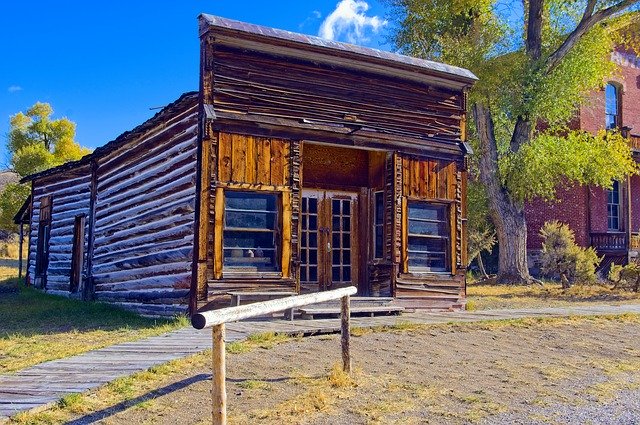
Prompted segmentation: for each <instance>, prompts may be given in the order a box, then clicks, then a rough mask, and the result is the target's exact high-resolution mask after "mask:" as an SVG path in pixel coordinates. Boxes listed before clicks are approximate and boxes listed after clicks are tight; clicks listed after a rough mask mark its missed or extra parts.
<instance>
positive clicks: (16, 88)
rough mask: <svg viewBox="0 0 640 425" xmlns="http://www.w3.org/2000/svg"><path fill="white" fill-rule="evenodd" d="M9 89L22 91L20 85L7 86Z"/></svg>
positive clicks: (10, 90)
mask: <svg viewBox="0 0 640 425" xmlns="http://www.w3.org/2000/svg"><path fill="white" fill-rule="evenodd" d="M7 91H8V92H9V93H15V92H19V91H22V87H20V86H9V87H8V88H7Z"/></svg>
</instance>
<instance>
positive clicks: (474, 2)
mask: <svg viewBox="0 0 640 425" xmlns="http://www.w3.org/2000/svg"><path fill="white" fill-rule="evenodd" d="M390 1H391V3H392V4H393V10H394V11H393V18H394V20H395V23H396V30H395V32H394V41H395V44H396V45H397V46H398V47H399V48H400V49H401V50H403V51H404V52H405V53H408V54H411V55H414V56H420V57H424V58H427V59H434V60H440V61H443V62H447V63H450V64H452V65H457V66H462V67H466V68H469V69H471V70H472V71H473V72H475V73H476V75H477V76H478V77H479V78H480V81H479V82H478V83H477V84H476V85H475V86H474V87H473V89H472V90H471V92H470V96H469V102H468V104H469V109H470V111H469V112H470V116H471V117H473V120H471V122H470V126H469V127H470V128H469V130H470V138H471V140H470V141H471V142H472V143H474V145H475V146H474V147H475V152H476V158H475V159H476V161H477V164H478V177H479V180H480V181H481V182H482V183H483V184H484V186H485V188H486V192H487V200H488V208H489V214H490V216H491V219H492V222H493V223H494V225H495V228H496V232H497V236H498V243H499V245H500V255H499V273H498V277H497V281H498V282H499V283H514V284H515V283H530V282H532V278H531V276H530V275H529V271H528V265H527V256H526V245H527V243H526V242H527V227H526V220H525V216H524V208H523V205H524V202H526V201H527V200H530V199H532V198H535V197H542V198H547V199H551V198H553V197H554V196H555V188H556V187H557V185H559V184H570V185H571V184H584V185H599V186H603V187H608V186H610V185H611V184H612V181H613V180H615V179H622V178H624V177H625V176H626V175H629V174H630V173H634V172H636V171H637V166H636V163H635V162H634V160H633V158H632V156H631V152H630V149H629V148H628V146H627V144H626V141H625V140H624V138H623V137H622V136H621V135H620V134H619V133H617V132H608V133H605V132H602V133H599V134H596V135H592V134H588V133H586V132H581V131H576V130H572V129H570V128H569V127H568V126H567V123H569V122H570V121H571V119H572V118H573V117H574V116H575V112H576V111H577V108H578V106H579V105H580V104H581V103H582V102H584V101H585V100H586V99H587V98H588V97H589V96H590V94H591V93H593V91H595V90H598V89H600V88H601V87H602V85H603V83H604V81H606V78H608V77H609V76H611V75H612V74H614V73H615V72H616V65H615V64H614V63H613V62H612V61H611V60H610V53H611V51H612V49H613V48H614V47H615V46H616V45H617V46H620V45H622V46H626V47H630V48H631V47H634V42H635V40H634V39H633V37H632V35H633V31H625V29H626V28H628V27H629V25H631V24H633V22H634V20H636V19H637V18H638V12H637V3H639V2H638V1H631V0H616V1H612V0H569V1H567V0H525V1H522V2H520V1H513V0H508V1H507V0H390ZM539 124H544V127H545V128H544V130H542V129H540V128H539V127H542V126H541V125H539ZM537 127H538V128H537Z"/></svg>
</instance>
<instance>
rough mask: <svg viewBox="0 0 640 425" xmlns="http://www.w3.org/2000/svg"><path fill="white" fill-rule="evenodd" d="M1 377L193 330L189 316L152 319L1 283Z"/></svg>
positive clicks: (10, 283)
mask: <svg viewBox="0 0 640 425" xmlns="http://www.w3.org/2000/svg"><path fill="white" fill-rule="evenodd" d="M0 291H1V292H2V296H0V353H2V355H0V373H6V372H12V371H16V370H19V369H22V368H25V367H28V366H32V365H35V364H38V363H41V362H44V361H48V360H54V359H58V358H62V357H68V356H72V355H76V354H80V353H84V352H86V351H89V350H92V349H96V348H101V347H105V346H108V345H112V344H116V343H120V342H125V341H131V340H135V339H139V338H143V337H146V336H152V335H158V334H161V333H164V332H168V331H171V330H174V329H177V328H180V327H184V326H188V325H189V323H188V320H187V318H186V317H178V318H174V319H149V318H145V317H141V316H139V315H137V314H135V313H132V312H129V311H126V310H123V309H121V308H118V307H116V306H113V305H109V304H105V303H98V302H86V301H80V300H75V299H69V298H65V297H60V296H55V295H50V294H46V293H44V292H41V291H39V290H36V289H33V288H26V287H24V286H22V285H20V284H18V282H17V279H12V280H5V281H3V282H2V283H1V284H0Z"/></svg>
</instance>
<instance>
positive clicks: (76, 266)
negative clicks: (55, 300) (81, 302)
mask: <svg viewBox="0 0 640 425" xmlns="http://www.w3.org/2000/svg"><path fill="white" fill-rule="evenodd" d="M84 225H85V217H84V215H79V216H76V218H75V219H74V223H73V246H72V250H71V275H70V281H69V292H78V289H79V288H80V283H81V282H82V266H83V265H84Z"/></svg>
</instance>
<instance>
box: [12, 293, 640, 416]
mask: <svg viewBox="0 0 640 425" xmlns="http://www.w3.org/2000/svg"><path fill="white" fill-rule="evenodd" d="M625 313H632V314H633V313H636V314H640V304H631V305H606V304H601V305H593V306H577V307H569V308H563V307H557V308H555V307H548V308H541V309H517V310H516V309H513V310H511V309H510V310H484V311H474V312H433V313H429V312H420V311H419V312H416V313H407V312H405V313H403V314H402V315H401V316H376V317H353V318H352V319H351V323H352V326H353V327H377V326H393V325H396V324H399V323H418V324H446V323H455V322H458V323H461V322H478V321H484V320H509V319H521V318H535V317H568V316H593V315H612V314H625ZM226 329H227V332H226V338H225V339H226V341H227V342H232V341H240V340H244V339H246V338H247V337H248V336H249V335H252V334H260V333H265V332H275V333H286V334H290V335H299V334H304V335H318V334H323V333H333V332H339V330H340V319H339V318H338V319H335V318H332V319H319V320H294V321H289V320H283V319H274V320H268V321H267V320H254V321H242V322H236V323H229V324H227V327H226ZM210 347H211V332H210V331H209V330H203V331H197V330H195V329H191V328H184V329H180V330H177V331H173V332H169V333H167V334H163V335H159V336H154V337H149V338H146V339H142V340H138V341H131V342H125V343H122V344H116V345H113V346H110V347H105V348H102V349H99V350H94V351H90V352H88V353H84V354H80V355H77V356H73V357H69V358H65V359H60V360H53V361H49V362H45V363H41V364H39V365H36V366H32V367H30V368H27V369H23V370H21V371H18V372H15V373H12V374H2V375H0V422H2V421H3V420H6V418H7V417H8V416H10V415H13V414H16V413H18V412H21V411H25V410H31V409H38V408H42V407H43V406H48V405H51V404H52V403H55V402H56V401H58V400H59V399H60V398H61V397H63V396H64V395H65V394H69V393H75V392H83V391H87V390H90V389H94V388H97V387H99V386H101V385H104V384H106V383H108V382H110V381H113V380H114V379H117V378H120V377H123V376H128V375H131V374H133V373H136V372H140V371H144V370H146V369H148V368H150V367H152V366H155V365H158V364H162V363H165V362H167V361H169V360H174V359H179V358H184V357H188V356H190V355H193V354H196V353H199V352H201V351H203V350H206V349H209V348H210ZM356 361H357V359H356Z"/></svg>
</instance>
